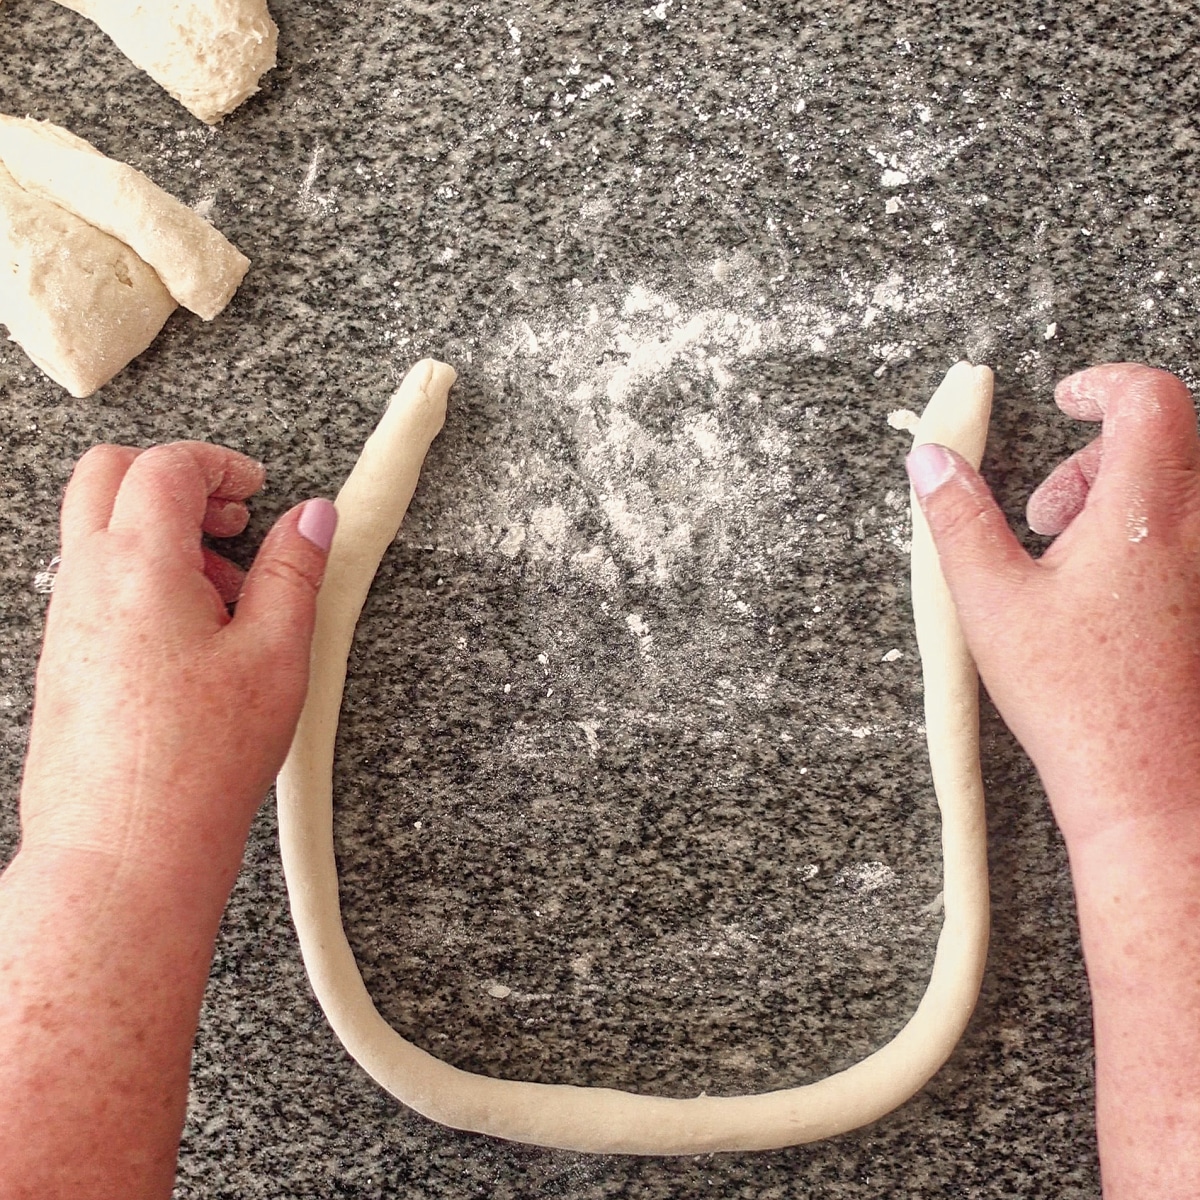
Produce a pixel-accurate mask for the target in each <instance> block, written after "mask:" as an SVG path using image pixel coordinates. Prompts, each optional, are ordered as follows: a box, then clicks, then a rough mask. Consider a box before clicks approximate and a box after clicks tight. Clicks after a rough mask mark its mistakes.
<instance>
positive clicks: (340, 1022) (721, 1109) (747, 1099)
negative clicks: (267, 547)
mask: <svg viewBox="0 0 1200 1200" xmlns="http://www.w3.org/2000/svg"><path fill="white" fill-rule="evenodd" d="M454 378H455V376H454V372H453V371H452V370H451V369H450V368H449V367H447V366H445V365H443V364H441V363H435V362H433V361H431V360H426V361H424V362H421V363H418V364H417V366H416V367H414V368H413V370H412V371H411V372H410V373H409V374H408V376H407V378H406V379H405V380H404V383H403V384H402V385H401V387H400V390H399V391H398V392H397V393H396V395H395V396H394V397H393V398H392V401H391V404H390V406H389V408H388V410H387V412H386V413H385V414H384V417H383V419H382V421H381V422H380V424H379V427H378V429H377V430H376V431H375V432H374V433H373V434H372V435H371V437H370V439H369V440H368V441H367V444H366V445H365V446H364V447H363V451H362V455H361V457H360V458H359V460H358V463H357V464H356V465H355V467H354V470H353V471H352V472H351V474H350V477H349V479H348V480H347V481H346V485H345V487H343V489H342V491H341V494H340V495H339V496H338V501H337V504H338V510H339V513H340V524H339V526H338V531H337V536H336V538H335V540H334V544H333V551H332V554H331V555H330V559H329V567H328V570H327V573H326V576H325V583H324V585H323V587H322V589H321V595H320V599H319V603H318V616H317V632H316V637H315V639H314V642H313V663H312V665H313V674H312V679H311V682H310V684H309V692H308V699H307V703H306V705H305V708H304V713H303V716H302V717H301V720H300V726H299V729H298V731H297V734H296V738H295V741H294V742H293V744H292V748H291V752H290V753H289V755H288V760H287V762H286V763H285V764H284V768H283V772H282V774H281V775H280V777H279V780H278V786H277V794H278V802H279V835H280V849H281V851H282V855H283V865H284V873H285V875H286V877H287V884H288V892H289V897H290V900H291V907H292V916H293V918H294V920H295V923H296V932H297V934H298V935H299V939H300V945H301V949H302V951H303V954H304V962H305V966H306V967H307V969H308V973H309V978H310V979H311V981H312V986H313V990H314V992H315V993H316V995H317V998H318V1000H319V1001H320V1003H321V1005H322V1007H323V1008H324V1010H325V1013H326V1015H327V1017H328V1018H329V1022H330V1024H331V1025H332V1026H333V1028H334V1030H335V1032H336V1033H337V1035H338V1036H339V1037H340V1038H341V1040H342V1042H343V1043H344V1044H345V1046H346V1048H347V1049H348V1050H349V1051H350V1053H351V1054H352V1055H353V1056H354V1058H355V1059H357V1060H358V1062H359V1063H360V1064H361V1065H362V1066H363V1067H364V1068H365V1069H366V1071H367V1072H368V1073H369V1074H370V1075H371V1076H372V1077H373V1078H374V1079H375V1080H377V1081H378V1082H379V1083H380V1084H381V1085H382V1086H383V1087H385V1088H386V1089H387V1090H388V1091H389V1092H391V1093H392V1095H394V1096H395V1097H397V1098H398V1099H399V1100H401V1101H402V1102H403V1103H405V1104H407V1105H409V1106H410V1107H411V1108H414V1109H416V1110H417V1111H418V1112H420V1113H423V1114H425V1116H427V1117H430V1118H432V1119H433V1120H436V1121H441V1122H443V1123H444V1124H446V1125H451V1126H454V1127H456V1128H459V1129H467V1130H474V1131H476V1132H479V1133H488V1134H492V1135H493V1136H495V1137H502V1138H509V1139H511V1140H514V1141H519V1142H529V1143H534V1144H539V1145H544V1146H555V1147H560V1148H562V1149H569V1150H582V1151H596V1152H608V1153H622V1154H699V1153H704V1152H708V1151H717V1150H765V1149H772V1148H776V1147H780V1146H790V1145H795V1144H798V1143H801V1142H809V1141H815V1140H816V1139H818V1138H823V1137H830V1136H832V1135H834V1134H838V1133H843V1132H845V1131H846V1130H849V1129H854V1128H856V1127H857V1126H860V1125H865V1124H867V1123H869V1122H871V1121H874V1120H876V1119H877V1118H878V1117H881V1116H883V1115H884V1114H885V1113H887V1112H889V1111H890V1110H892V1109H893V1108H895V1107H896V1106H897V1105H899V1104H902V1103H903V1102H904V1101H905V1100H907V1099H908V1098H909V1097H910V1096H911V1095H912V1094H913V1093H914V1092H916V1091H917V1090H918V1089H919V1088H920V1087H922V1086H923V1085H924V1084H925V1082H926V1081H927V1080H928V1079H929V1078H930V1077H931V1076H932V1075H933V1074H934V1072H935V1071H937V1069H938V1068H939V1067H940V1066H941V1065H942V1063H943V1062H944V1061H945V1060H946V1058H947V1057H948V1056H949V1055H950V1053H951V1051H952V1050H953V1049H954V1046H955V1045H956V1043H957V1042H958V1039H959V1037H960V1035H961V1034H962V1031H963V1029H964V1028H965V1026H966V1024H967V1021H968V1019H969V1018H970V1015H971V1011H972V1009H973V1008H974V1005H975V1000H976V998H977V996H978V992H979V984H980V981H981V979H982V975H983V966H984V960H985V958H986V954H987V938H988V889H987V847H986V826H985V821H984V811H983V785H982V780H981V777H980V771H979V722H978V683H977V679H976V676H975V671H974V666H973V664H972V662H971V658H970V656H969V655H968V653H967V649H966V644H965V642H964V641H963V638H962V635H961V633H960V631H959V628H958V623H957V620H956V618H955V614H954V608H953V605H952V604H951V602H950V597H949V593H948V592H947V590H946V587H945V583H944V582H943V580H942V577H941V572H940V570H939V568H938V564H937V557H936V554H935V552H934V549H933V545H932V542H931V540H930V538H929V535H928V531H927V530H926V528H925V526H924V521H923V519H922V518H921V515H920V512H919V510H917V508H916V506H915V505H914V507H913V526H914V528H913V560H912V567H913V608H914V615H915V618H916V624H917V633H918V640H919V644H920V648H921V657H922V663H923V670H924V677H925V692H926V701H925V706H926V725H927V730H928V739H929V753H930V763H931V767H932V771H933V779H934V786H935V789H936V792H937V796H938V803H939V806H940V808H941V811H942V853H943V859H944V897H945V920H944V924H943V927H942V932H941V936H940V937H939V939H938V945H937V951H936V954H935V956H934V963H933V971H932V975H931V977H930V980H929V986H928V989H927V990H926V992H925V995H924V997H923V998H922V1000H921V1002H920V1004H919V1005H918V1007H917V1010H916V1012H915V1013H914V1014H913V1016H912V1018H911V1019H910V1020H909V1022H908V1024H907V1025H905V1026H904V1028H903V1029H901V1030H900V1032H899V1033H898V1034H897V1035H896V1036H895V1038H893V1039H892V1041H890V1042H889V1043H888V1044H887V1045H885V1046H884V1047H883V1048H882V1049H880V1050H877V1051H876V1052H875V1053H874V1054H872V1055H871V1056H870V1057H869V1058H866V1059H864V1060H863V1061H862V1062H859V1063H857V1064H855V1065H854V1066H852V1067H850V1068H849V1069H847V1070H845V1071H842V1072H840V1073H839V1074H837V1075H832V1076H830V1077H829V1078H827V1079H823V1080H821V1081H820V1082H818V1083H813V1084H808V1085H806V1086H804V1087H797V1088H789V1089H785V1090H782V1091H776V1092H767V1093H764V1094H762V1095H757V1096H699V1097H696V1098H695V1099H686V1100H675V1099H666V1098H662V1097H656V1096H641V1095H635V1094H632V1093H627V1092H619V1091H614V1090H611V1089H608V1088H587V1087H573V1086H567V1085H562V1084H544V1083H521V1082H510V1081H506V1080H502V1079H491V1078H487V1077H484V1076H479V1075H473V1074H471V1073H469V1072H466V1071H460V1070H458V1069H456V1068H455V1067H451V1066H449V1065H447V1064H446V1063H443V1062H441V1061H440V1060H438V1059H436V1058H434V1057H433V1056H432V1055H430V1054H427V1053H426V1052H425V1051H424V1050H421V1049H418V1048H417V1047H416V1046H414V1045H412V1044H411V1043H409V1042H407V1041H405V1040H404V1039H403V1038H401V1037H400V1035H399V1034H397V1033H396V1032H395V1031H394V1030H393V1029H391V1027H390V1026H389V1025H388V1024H387V1023H386V1022H385V1021H384V1020H383V1018H382V1017H381V1016H380V1015H379V1013H378V1012H377V1011H376V1010H375V1006H374V1005H373V1004H372V1003H371V998H370V996H369V995H368V994H367V990H366V988H365V986H364V985H363V982H362V977H361V976H360V975H359V972H358V968H357V966H356V964H355V961H354V955H353V952H352V951H351V949H350V946H349V943H348V942H347V940H346V935H345V932H344V930H343V928H342V924H341V914H340V912H339V907H338V881H337V867H336V863H335V860H334V848H333V802H332V785H331V779H332V770H333V746H334V737H335V735H336V732H337V721H338V710H339V708H340V705H341V697H342V689H343V686H344V683H345V672H346V659H347V656H348V654H349V651H350V645H351V641H352V639H353V636H354V626H355V623H356V622H357V620H358V615H359V612H360V611H361V608H362V604H363V602H364V600H365V599H366V595H367V591H368V589H369V588H370V585H371V580H372V578H373V576H374V573H375V570H376V568H377V567H378V564H379V561H380V559H381V558H382V556H383V554H384V552H385V551H386V549H387V547H388V544H389V543H390V542H391V540H392V538H393V537H394V536H395V533H396V530H397V528H398V527H399V523H400V521H401V519H402V517H403V515H404V511H405V509H406V508H407V505H408V501H409V498H410V497H411V495H412V492H413V489H414V487H415V486H416V482H417V475H418V472H419V470H420V466H421V462H422V460H423V458H424V455H425V451H426V449H427V448H428V446H429V443H430V442H431V441H432V439H433V437H434V436H435V435H436V434H437V432H438V430H439V429H440V428H441V425H442V420H443V416H444V412H445V400H446V395H447V392H448V391H449V388H450V385H451V384H452V383H453V381H454ZM991 391H992V387H991V372H990V371H989V370H988V369H987V368H986V367H972V366H971V365H970V364H969V363H959V364H958V365H957V366H955V367H953V368H952V369H951V371H950V372H949V374H948V375H947V376H946V379H945V381H944V382H943V384H942V386H941V387H939V388H938V390H937V393H936V394H935V395H934V397H933V399H932V400H931V401H930V403H929V406H928V408H927V409H926V410H925V415H924V416H923V417H922V419H921V423H920V426H919V427H918V429H917V435H916V437H917V441H918V442H921V441H938V442H942V443H944V444H947V445H950V446H952V447H954V448H955V449H957V450H958V451H959V452H960V453H962V454H964V455H966V456H967V457H969V458H970V459H971V460H972V461H973V462H975V463H978V462H979V459H980V457H981V455H982V452H983V443H984V440H985V438H986V430H987V419H988V413H989V409H990V404H991Z"/></svg>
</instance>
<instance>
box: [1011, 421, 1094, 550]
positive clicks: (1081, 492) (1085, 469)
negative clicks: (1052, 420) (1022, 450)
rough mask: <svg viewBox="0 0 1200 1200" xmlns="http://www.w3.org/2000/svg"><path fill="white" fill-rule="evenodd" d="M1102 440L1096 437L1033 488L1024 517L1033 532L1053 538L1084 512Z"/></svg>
mask: <svg viewBox="0 0 1200 1200" xmlns="http://www.w3.org/2000/svg"><path fill="white" fill-rule="evenodd" d="M1103 453H1104V439H1103V438H1102V437H1098V438H1095V439H1094V440H1093V441H1090V442H1088V444H1087V445H1086V446H1084V448H1083V449H1082V450H1078V451H1076V453H1074V454H1072V455H1071V457H1070V458H1068V459H1065V460H1064V461H1063V462H1060V463H1059V464H1058V466H1057V467H1055V468H1054V470H1053V471H1051V472H1050V474H1049V475H1047V476H1046V478H1045V479H1044V480H1043V481H1042V482H1041V483H1040V484H1039V485H1038V486H1037V487H1036V488H1035V489H1034V491H1033V494H1032V495H1031V496H1030V497H1029V503H1028V504H1027V505H1026V506H1025V519H1026V521H1028V523H1029V528H1030V529H1032V530H1033V532H1034V533H1040V534H1043V535H1044V536H1046V537H1056V536H1057V535H1058V534H1060V533H1062V531H1063V530H1064V529H1066V527H1067V526H1068V525H1070V523H1071V522H1072V521H1073V520H1075V518H1076V517H1077V516H1079V514H1080V513H1081V512H1082V511H1083V506H1084V505H1085V504H1086V503H1087V498H1088V494H1089V493H1090V492H1091V488H1092V484H1093V483H1094V482H1095V480H1096V475H1097V473H1098V472H1099V470H1100V460H1101V457H1102V456H1103Z"/></svg>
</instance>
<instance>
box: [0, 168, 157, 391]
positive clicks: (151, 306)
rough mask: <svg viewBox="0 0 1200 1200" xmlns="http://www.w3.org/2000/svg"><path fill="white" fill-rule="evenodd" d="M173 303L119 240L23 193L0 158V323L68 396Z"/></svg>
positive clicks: (121, 354)
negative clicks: (0, 161)
mask: <svg viewBox="0 0 1200 1200" xmlns="http://www.w3.org/2000/svg"><path fill="white" fill-rule="evenodd" d="M174 311H175V301H174V300H173V299H172V298H171V293H170V292H168V291H167V289H166V288H165V287H163V285H162V280H160V279H159V277H158V276H157V275H156V274H155V273H154V271H153V270H152V269H151V268H150V267H148V266H147V265H146V264H145V263H144V262H143V261H142V260H141V259H140V258H138V256H137V255H136V254H134V252H133V251H132V250H130V249H129V247H128V246H126V245H125V244H124V243H123V242H120V241H118V240H117V239H116V238H114V237H110V236H109V235H108V234H107V233H103V232H101V231H100V230H99V229H94V228H93V227H92V226H91V225H89V224H88V223H87V222H86V221H81V220H80V219H79V218H78V217H76V216H74V215H73V214H72V213H69V212H67V211H66V210H65V209H62V208H59V207H58V205H57V204H51V203H50V202H49V201H48V200H43V199H41V198H40V197H38V196H35V195H33V194H31V193H30V192H27V191H25V189H24V188H23V187H21V186H20V184H18V183H17V181H16V180H15V179H14V178H13V177H12V175H10V174H9V172H8V171H7V170H6V169H5V167H4V166H3V164H0V322H2V323H3V324H5V325H7V326H8V332H9V336H10V337H11V338H12V340H13V341H15V342H18V343H19V344H20V346H21V348H22V349H23V350H24V351H25V353H26V354H28V355H29V357H30V358H31V359H33V361H34V362H35V363H37V365H38V366H39V367H41V369H42V370H43V371H45V372H46V374H47V375H49V376H50V378H51V379H53V380H54V381H55V382H56V383H60V384H62V386H63V387H65V388H66V389H67V391H69V392H70V393H71V395H72V396H90V395H91V394H92V393H93V392H94V391H95V390H96V389H97V388H98V387H102V386H103V385H104V384H106V383H107V382H108V381H109V380H110V379H111V378H112V377H113V376H114V375H115V374H116V373H117V372H118V371H119V370H121V368H122V367H124V366H125V365H126V363H128V362H129V361H130V359H133V358H136V357H137V356H138V355H139V354H141V352H142V351H143V350H145V349H146V347H147V346H149V345H150V343H151V342H152V341H154V339H155V337H157V336H158V331H159V330H160V329H161V328H162V327H163V323H164V322H165V321H166V319H167V318H168V317H169V316H170V315H171V313H172V312H174Z"/></svg>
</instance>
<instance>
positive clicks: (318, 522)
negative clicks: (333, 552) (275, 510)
mask: <svg viewBox="0 0 1200 1200" xmlns="http://www.w3.org/2000/svg"><path fill="white" fill-rule="evenodd" d="M296 528H297V529H298V530H299V531H300V536H301V537H306V538H308V540H309V541H310V542H312V544H313V545H314V546H318V547H319V548H320V549H322V550H324V551H325V552H326V553H327V554H328V553H329V547H330V546H332V545H333V533H334V530H335V529H337V509H336V508H334V507H333V504H332V502H331V501H329V500H308V501H306V502H305V505H304V507H303V508H302V509H301V510H300V520H299V522H298V523H297V525H296Z"/></svg>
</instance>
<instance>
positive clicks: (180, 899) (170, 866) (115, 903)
mask: <svg viewBox="0 0 1200 1200" xmlns="http://www.w3.org/2000/svg"><path fill="white" fill-rule="evenodd" d="M44 832H45V834H46V836H32V837H31V836H27V835H23V836H22V838H21V842H20V845H19V847H18V849H17V853H16V855H15V856H14V857H13V859H12V861H11V863H10V864H9V868H8V870H10V871H13V872H14V874H15V875H16V876H18V877H19V878H21V879H22V880H24V881H25V886H26V887H28V888H29V889H31V892H32V893H33V894H34V895H42V896H45V897H46V898H47V903H48V904H51V905H55V904H56V903H57V900H58V898H59V897H61V896H64V895H72V896H76V897H78V898H79V901H80V903H81V904H83V905H85V906H86V905H91V904H100V903H103V904H104V905H105V906H106V907H110V908H111V909H112V910H114V911H122V912H124V913H125V914H126V919H127V921H129V922H130V923H133V924H136V923H138V922H139V920H144V923H146V924H147V925H148V926H152V925H153V924H154V923H155V921H156V920H157V919H158V917H157V916H152V914H159V915H160V916H167V917H169V919H170V921H171V926H172V930H173V931H174V934H175V935H176V937H177V938H178V939H179V940H180V941H181V942H186V941H192V940H195V939H197V938H198V939H200V940H201V941H203V942H205V943H209V942H211V940H212V938H213V937H214V936H215V934H216V930H217V927H218V925H219V924H220V920H221V914H222V913H223V912H224V909H225V904H226V902H227V901H228V898H229V893H230V891H231V890H232V888H233V883H234V880H235V878H236V876H237V869H238V865H239V863H240V857H239V859H238V860H237V861H234V862H232V863H226V864H217V863H213V862H211V861H205V860H203V858H202V857H200V856H196V855H188V856H180V855H173V856H163V857H160V856H152V855H147V854H144V853H139V851H138V850H137V849H136V848H134V847H126V848H124V849H121V850H118V849H115V848H113V847H110V846H99V847H97V846H89V845H80V844H77V843H75V842H73V841H72V840H71V839H69V838H68V837H65V836H60V837H56V836H55V834H56V833H57V832H58V831H56V830H51V829H47V830H45V831H44Z"/></svg>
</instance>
